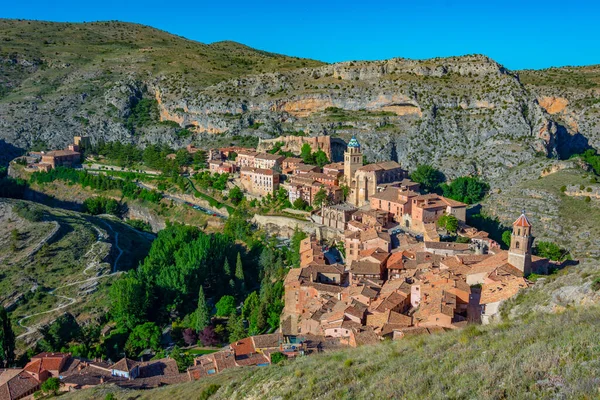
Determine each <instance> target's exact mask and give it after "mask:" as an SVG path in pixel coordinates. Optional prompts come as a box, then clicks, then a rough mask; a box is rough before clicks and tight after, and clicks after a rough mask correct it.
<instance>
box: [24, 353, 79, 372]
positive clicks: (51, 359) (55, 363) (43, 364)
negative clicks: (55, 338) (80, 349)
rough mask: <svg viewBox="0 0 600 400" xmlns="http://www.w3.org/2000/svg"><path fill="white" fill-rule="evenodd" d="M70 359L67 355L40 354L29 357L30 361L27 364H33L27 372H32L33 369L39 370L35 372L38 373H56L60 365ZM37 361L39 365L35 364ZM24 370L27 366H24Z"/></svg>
mask: <svg viewBox="0 0 600 400" xmlns="http://www.w3.org/2000/svg"><path fill="white" fill-rule="evenodd" d="M70 357H71V355H70V354H68V353H48V352H44V353H40V354H37V355H35V356H33V357H31V361H30V362H29V364H32V363H34V365H31V366H29V369H28V370H30V371H31V372H34V371H33V369H34V368H39V370H38V371H35V372H39V371H42V370H47V371H58V370H59V369H60V364H61V363H63V362H64V360H66V359H68V358H70ZM37 361H39V364H38V363H37ZM29 364H28V365H29ZM25 368H26V369H27V368H28V366H25Z"/></svg>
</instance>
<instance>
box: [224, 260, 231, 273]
mask: <svg viewBox="0 0 600 400" xmlns="http://www.w3.org/2000/svg"><path fill="white" fill-rule="evenodd" d="M223 272H225V276H227V277H229V276H231V267H230V266H229V260H228V259H227V257H225V263H224V264H223Z"/></svg>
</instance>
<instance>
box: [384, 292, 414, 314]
mask: <svg viewBox="0 0 600 400" xmlns="http://www.w3.org/2000/svg"><path fill="white" fill-rule="evenodd" d="M406 297H407V296H406V295H404V294H400V293H398V292H392V293H391V294H390V295H389V296H387V297H386V298H385V299H383V301H382V302H381V304H379V306H378V307H377V309H376V311H379V312H384V311H386V310H392V309H394V308H396V307H398V305H400V304H402V303H403V302H405V301H406Z"/></svg>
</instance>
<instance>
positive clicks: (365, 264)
mask: <svg viewBox="0 0 600 400" xmlns="http://www.w3.org/2000/svg"><path fill="white" fill-rule="evenodd" d="M350 271H351V272H352V273H353V274H356V275H378V274H380V273H381V267H380V264H378V263H374V262H371V261H353V262H352V264H351V265H350Z"/></svg>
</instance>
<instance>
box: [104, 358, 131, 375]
mask: <svg viewBox="0 0 600 400" xmlns="http://www.w3.org/2000/svg"><path fill="white" fill-rule="evenodd" d="M136 365H138V362H137V361H134V360H131V359H129V358H122V359H120V360H119V361H117V362H116V363H114V364H113V365H112V366H111V367H110V368H111V369H115V370H118V371H126V372H129V371H131V370H132V369H133V368H134V367H135V366H136Z"/></svg>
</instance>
